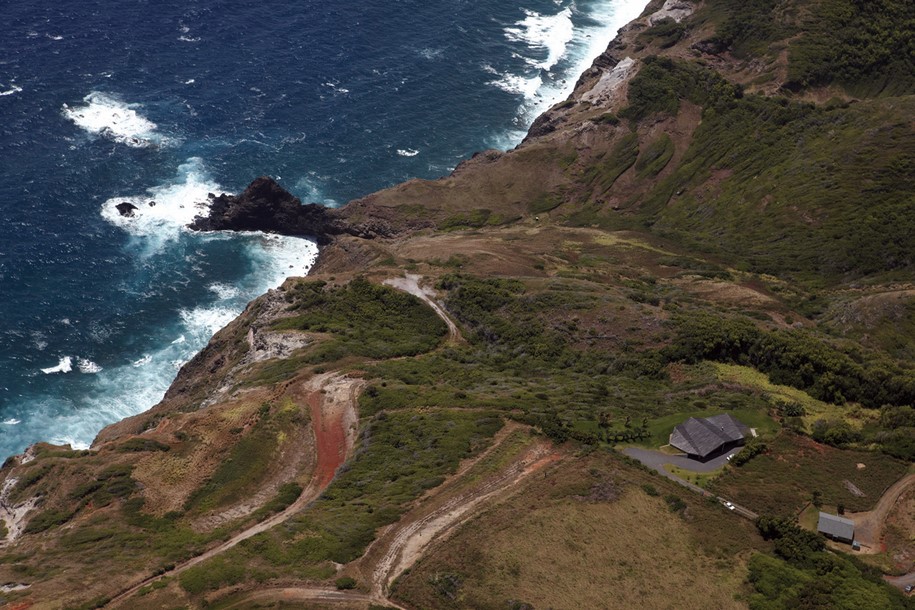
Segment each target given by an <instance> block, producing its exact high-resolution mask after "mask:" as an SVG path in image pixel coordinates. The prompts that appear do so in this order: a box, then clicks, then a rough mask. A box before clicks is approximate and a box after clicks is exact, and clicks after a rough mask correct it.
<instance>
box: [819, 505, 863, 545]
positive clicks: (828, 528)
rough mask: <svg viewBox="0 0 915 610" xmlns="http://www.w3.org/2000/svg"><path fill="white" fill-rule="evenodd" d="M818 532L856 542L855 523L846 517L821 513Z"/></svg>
mask: <svg viewBox="0 0 915 610" xmlns="http://www.w3.org/2000/svg"><path fill="white" fill-rule="evenodd" d="M817 531H818V532H821V533H823V534H828V535H830V536H833V537H835V538H841V539H842V540H854V538H855V522H854V521H852V520H851V519H846V518H844V517H837V516H836V515H830V514H829V513H824V512H822V511H821V512H820V521H819V522H818V523H817Z"/></svg>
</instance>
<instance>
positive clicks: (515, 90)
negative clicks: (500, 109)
mask: <svg viewBox="0 0 915 610" xmlns="http://www.w3.org/2000/svg"><path fill="white" fill-rule="evenodd" d="M500 77H501V78H499V79H498V80H494V81H492V82H491V83H490V84H491V85H493V86H495V87H498V88H499V89H501V90H502V91H505V92H506V93H511V94H513V95H521V96H524V98H525V99H534V98H535V97H537V94H538V93H537V92H538V91H540V87H541V86H542V85H543V78H541V77H540V76H539V75H537V76H532V77H525V76H519V75H517V74H509V73H506V74H501V75H500Z"/></svg>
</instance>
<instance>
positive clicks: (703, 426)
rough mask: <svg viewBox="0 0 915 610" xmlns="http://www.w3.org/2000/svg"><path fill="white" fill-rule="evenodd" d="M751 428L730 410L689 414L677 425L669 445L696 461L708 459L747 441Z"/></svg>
mask: <svg viewBox="0 0 915 610" xmlns="http://www.w3.org/2000/svg"><path fill="white" fill-rule="evenodd" d="M748 430H749V429H748V428H747V427H746V426H745V425H743V424H742V423H741V422H740V421H739V420H738V419H736V418H735V417H734V416H733V415H731V414H730V413H722V414H721V415H713V416H712V417H703V418H702V419H698V418H695V417H690V418H689V419H688V420H686V421H685V422H683V423H682V424H680V425H678V426H677V427H676V428H674V431H673V432H672V433H671V435H670V444H671V445H672V446H673V447H676V448H677V449H679V450H680V451H682V452H683V453H685V454H687V455H688V456H689V457H691V458H693V459H695V460H702V461H705V460H709V459H711V458H713V457H716V456H719V455H721V454H722V453H725V452H726V451H730V450H731V449H733V448H734V447H737V446H740V445H742V444H743V443H744V439H745V437H746V433H747V432H748Z"/></svg>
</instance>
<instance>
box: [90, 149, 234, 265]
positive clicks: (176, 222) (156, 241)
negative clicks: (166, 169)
mask: <svg viewBox="0 0 915 610" xmlns="http://www.w3.org/2000/svg"><path fill="white" fill-rule="evenodd" d="M221 191H222V189H221V188H220V186H219V185H218V184H216V183H215V182H213V181H212V180H210V179H209V178H208V176H207V174H206V171H205V169H204V166H203V160H202V159H200V158H198V157H192V158H190V159H188V160H187V162H185V163H184V164H182V165H181V166H180V167H179V168H178V175H177V176H176V178H175V180H174V181H172V182H169V183H167V184H163V185H160V186H155V187H152V188H150V189H148V190H147V192H146V194H145V195H128V196H125V197H113V198H111V199H109V200H108V201H106V202H105V203H103V204H102V217H103V218H105V220H107V221H108V222H110V223H112V224H114V225H116V226H118V227H120V228H122V229H124V230H125V231H127V232H128V233H130V234H132V235H136V236H139V237H145V238H148V243H149V244H150V245H152V246H153V247H154V248H153V249H155V247H156V246H162V245H164V244H165V243H166V242H168V241H171V240H174V239H176V238H177V237H178V235H179V234H180V233H181V232H183V231H185V230H187V229H186V227H187V225H188V224H190V223H191V221H193V220H194V217H195V216H198V215H201V214H205V213H206V212H207V210H208V209H209V202H208V199H207V195H208V193H218V192H221ZM121 203H129V204H131V205H133V206H135V207H136V209H135V210H133V211H132V214H131V215H129V216H124V215H122V214H121V213H120V212H119V211H118V209H117V206H118V205H119V204H121Z"/></svg>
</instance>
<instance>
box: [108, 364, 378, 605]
mask: <svg viewBox="0 0 915 610" xmlns="http://www.w3.org/2000/svg"><path fill="white" fill-rule="evenodd" d="M363 383H364V382H363V381H362V380H361V379H353V378H349V377H345V376H343V375H341V374H339V373H326V374H323V375H317V376H315V377H312V378H311V379H309V380H308V381H307V382H305V385H304V387H303V388H302V390H303V391H304V393H305V397H306V401H307V403H308V406H309V407H310V411H311V421H312V428H313V430H314V434H315V447H316V452H317V465H316V467H315V471H314V473H313V475H312V478H311V481H309V483H308V485H307V486H306V487H305V489H304V490H302V493H301V495H300V496H299V497H298V499H297V500H296V501H295V502H293V503H292V504H290V505H289V506H288V507H287V508H286V509H285V510H283V511H282V512H280V513H277V514H275V515H273V516H272V517H269V518H268V519H265V520H264V521H261V522H260V523H257V524H255V525H253V526H251V527H249V528H248V529H245V530H243V531H241V532H239V533H238V534H235V535H234V536H232V537H231V538H230V539H228V540H226V541H225V542H223V543H222V544H220V545H219V546H215V547H213V548H211V549H209V550H208V551H206V552H205V553H203V554H201V555H197V556H196V557H193V558H192V559H189V560H187V561H185V562H183V563H180V564H178V565H176V566H175V567H174V568H173V569H171V570H169V571H167V572H165V573H163V574H158V575H156V576H150V577H149V578H146V579H144V580H142V581H140V582H138V583H136V584H135V585H133V586H131V587H130V588H129V589H126V590H124V591H122V592H121V593H119V594H118V595H117V596H115V597H114V598H112V599H111V601H110V602H109V603H108V606H112V607H116V606H118V605H119V604H122V603H123V602H125V601H127V600H128V598H130V597H131V596H132V595H134V594H135V593H136V592H137V591H138V590H139V589H140V588H142V587H144V586H146V585H148V584H150V583H152V582H154V581H156V580H158V579H160V578H163V577H165V576H175V575H177V574H180V573H181V572H184V571H185V570H187V569H188V568H191V567H193V566H195V565H197V564H199V563H201V562H203V561H206V560H207V559H210V558H212V557H215V556H216V555H219V554H221V553H224V552H226V551H227V550H229V549H231V548H232V547H234V546H236V545H237V544H238V543H239V542H241V541H242V540H247V539H248V538H251V537H252V536H256V535H257V534H260V533H261V532H265V531H267V530H269V529H270V528H272V527H273V526H275V525H278V524H280V523H283V522H284V521H286V520H287V519H289V518H290V517H292V516H293V515H295V514H296V513H298V512H299V511H301V510H302V509H304V508H305V507H306V506H308V505H309V504H310V503H311V502H313V501H314V500H315V499H317V497H318V496H319V495H321V492H323V491H324V490H325V489H326V488H327V486H328V485H330V482H331V481H332V480H333V478H334V475H335V474H336V472H337V469H338V468H339V467H340V466H341V465H342V464H343V462H344V461H345V460H346V456H347V455H348V454H349V452H350V450H351V449H352V447H353V441H354V439H355V426H354V424H355V422H356V398H357V396H358V393H359V390H360V389H361V386H362V384H363ZM124 607H128V606H126V605H125V606H124Z"/></svg>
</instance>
